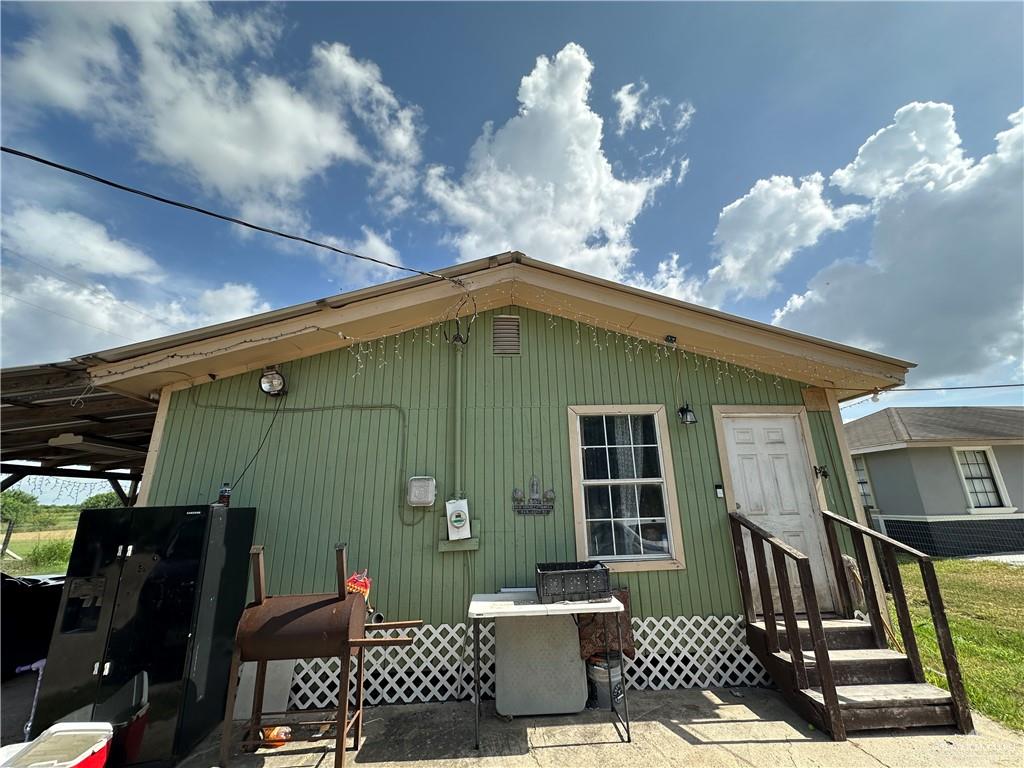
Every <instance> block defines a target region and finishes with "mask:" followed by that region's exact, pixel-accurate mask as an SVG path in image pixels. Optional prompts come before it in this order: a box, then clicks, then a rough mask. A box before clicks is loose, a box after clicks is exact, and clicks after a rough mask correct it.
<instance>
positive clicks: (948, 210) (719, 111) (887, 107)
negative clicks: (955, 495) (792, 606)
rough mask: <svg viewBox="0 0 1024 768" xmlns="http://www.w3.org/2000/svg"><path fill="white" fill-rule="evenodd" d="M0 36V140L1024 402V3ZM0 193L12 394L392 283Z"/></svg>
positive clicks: (212, 235)
mask: <svg viewBox="0 0 1024 768" xmlns="http://www.w3.org/2000/svg"><path fill="white" fill-rule="evenodd" d="M2 15H3V19H2V21H3V29H2V57H3V93H2V108H3V126H2V129H3V130H2V132H3V140H4V143H5V144H10V145H14V146H16V147H19V148H22V149H25V150H27V151H32V152H37V153H39V154H43V155H45V156H47V157H51V158H54V159H57V160H59V161H61V162H64V163H68V164H71V165H76V166H79V167H82V168H85V169H88V170H91V171H94V172H97V173H100V174H103V175H107V176H110V177H113V178H116V179H118V180H121V181H124V182H126V183H129V184H134V185H137V186H141V187H144V188H146V189H149V190H152V191H156V192H159V193H162V194H166V195H168V196H172V197H178V198H184V199H188V200H192V201H195V202H197V203H199V204H202V205H207V206H210V207H213V208H216V209H219V210H223V211H225V212H228V213H232V214H235V215H242V216H245V217H247V218H249V219H251V220H254V221H257V222H259V223H267V224H270V225H272V226H278V227H281V228H285V229H288V230H289V231H294V232H300V233H303V234H307V235H309V236H312V237H317V238H322V239H330V240H331V241H332V242H334V243H336V244H340V245H342V246H344V247H347V248H350V249H354V250H358V251H360V252H366V253H368V254H370V255H375V256H379V257H384V258H389V259H393V260H400V261H401V262H402V263H404V264H407V265H411V266H415V267H418V268H434V267H439V266H443V265H447V264H450V263H454V262H456V261H459V260H462V259H469V258H477V257H481V256H486V255H489V254H491V253H494V252H499V251H502V250H506V249H508V248H516V249H519V250H523V251H525V252H526V253H528V254H529V255H531V256H534V257H538V258H542V259H546V260H549V261H555V262H558V263H561V264H564V265H566V266H569V267H572V268H577V269H583V270H585V271H589V272H591V273H594V274H598V275H600V276H603V277H609V278H612V279H616V280H620V281H622V282H628V283H631V284H634V285H638V286H640V287H644V288H648V289H651V290H657V291H659V292H662V293H666V294H669V295H673V296H676V297H678V298H683V299H687V300H691V301H698V302H702V303H705V304H709V305H715V306H718V307H720V308H722V309H724V310H726V311H730V312H735V313H738V314H742V315H745V316H748V317H753V318H756V319H759V320H763V321H766V322H772V321H775V322H778V323H779V324H781V325H783V326H786V327H790V328H795V329H798V330H801V331H805V332H808V333H812V334H816V335H821V336H824V337H827V338H833V339H838V340H841V341H846V342H850V343H853V344H860V345H864V346H867V347H869V348H872V349H876V350H878V351H882V352H886V353H889V354H892V355H895V356H899V357H904V358H908V359H912V360H915V361H917V362H918V363H919V364H920V367H919V368H918V369H917V370H916V371H915V372H914V373H913V374H912V376H911V379H910V382H911V383H912V384H917V385H939V384H944V385H955V384H961V385H963V384H986V383H994V382H999V383H1001V382H1010V381H1020V380H1022V371H1021V351H1022V350H1021V345H1022V320H1024V315H1022V303H1024V273H1022V269H1024V267H1022V264H1024V245H1022V229H1024V223H1022V218H1021V217H1022V214H1021V209H1022V202H1021V185H1022V160H1021V157H1022V143H1024V141H1022V131H1024V126H1022V125H1021V111H1020V110H1021V108H1022V105H1024V80H1022V67H1021V63H1022V43H1021V40H1022V35H1024V6H1022V5H1021V4H1019V3H1006V4H995V3H989V4H968V3H964V4H925V3H912V4H882V3H869V4H855V5H854V4H851V5H846V4H810V3H794V4H787V5H776V4H767V3H765V4H756V5H748V4H740V3H732V4H714V3H701V4H686V5H684V4H668V3H659V4H649V5H620V4H583V3H575V4H539V3H532V4H524V5H511V4H486V5H484V4H479V5H477V4H451V5H433V4H412V5H409V4H384V3H380V4H377V3H354V4H346V5H339V4H333V3H310V4H288V5H257V4H252V5H250V4H240V3H232V4H225V5H213V6H207V5H202V4H199V5H191V6H168V5H161V4H154V3H149V4H139V5H129V4H122V5H116V6H101V5H93V4H90V3H78V4H74V5H61V4H49V3H48V4H31V5H24V4H19V3H4V4H3V7H2ZM485 126H489V127H486V128H485ZM2 168H3V180H4V184H3V195H2V206H3V215H4V228H3V240H2V243H3V261H2V275H3V283H4V288H3V293H4V295H3V303H2V307H3V328H2V331H3V354H2V362H3V365H5V366H8V365H18V364H27V363H33V362H45V361H51V360H57V359H62V358H66V357H68V356H70V355H74V354H81V353H85V352H89V351H94V350H96V349H102V348H107V347H112V346H117V345H119V344H121V343H125V342H126V341H128V340H137V339H141V338H147V337H152V336H158V335H163V334H165V333H168V332H171V331H174V330H178V329H182V328H186V327H194V326H198V325H204V324H208V323H211V322H217V321H221V320H225V319H228V318H230V317H233V316H237V315H239V314H248V313H251V312H254V311H259V310H262V309H266V308H272V307H281V306H286V305H289V304H293V303H296V302H300V301H305V300H309V299H313V298H317V297H320V296H323V295H328V294H331V293H335V292H338V291H340V290H345V289H348V288H352V287H357V286H359V285H364V284H366V283H368V282H377V281H381V280H384V279H392V278H393V277H397V276H400V275H396V274H394V273H389V272H385V271H382V270H377V269H369V270H368V269H366V268H364V267H362V266H358V265H353V264H351V263H350V262H347V261H344V260H339V259H335V258H333V257H328V256H327V255H325V254H321V253H316V252H314V251H313V250H312V249H305V248H296V247H292V246H288V245H283V244H281V243H279V242H275V241H273V240H272V239H270V238H267V237H264V236H261V235H250V234H245V233H242V232H240V231H238V230H237V229H235V228H234V227H231V226H228V225H223V224H220V223H217V222H213V221H208V220H204V219H202V218H200V217H197V216H194V215H191V214H187V213H183V212H179V211H175V210H171V209H168V208H165V207H161V206H157V205H154V204H152V203H149V202H147V201H143V200H140V199H134V198H132V197H129V196H126V195H123V194H121V193H118V192H115V191H112V190H107V189H104V188H98V187H96V186H94V185H90V184H89V183H88V182H79V181H76V180H74V179H71V178H67V177H63V176H61V175H60V174H59V173H57V172H53V171H49V170H46V169H43V168H40V167H37V166H33V165H31V164H29V163H26V162H25V161H23V160H18V159H13V158H10V157H9V156H4V157H3V167H2ZM684 169H685V173H684V172H683V170H684ZM54 313H57V314H54ZM1021 397H1022V395H1021V392H1020V390H1004V391H995V392H993V391H987V392H986V391H982V392H971V393H963V392H956V393H954V392H947V393H922V394H917V395H911V394H905V395H887V396H883V398H882V401H881V402H880V403H878V404H871V403H866V404H864V405H861V406H856V407H854V408H850V409H848V410H847V411H845V412H844V417H850V416H857V415H862V414H863V413H866V412H868V411H870V410H872V409H875V408H878V407H884V406H886V405H897V404H898V405H910V404H925V403H930V404H969V403H1020V402H1021Z"/></svg>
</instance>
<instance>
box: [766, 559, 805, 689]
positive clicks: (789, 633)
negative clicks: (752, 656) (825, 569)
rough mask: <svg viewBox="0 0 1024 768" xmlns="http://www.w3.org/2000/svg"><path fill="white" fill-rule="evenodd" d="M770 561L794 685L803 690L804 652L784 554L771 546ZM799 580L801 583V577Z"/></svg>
mask: <svg viewBox="0 0 1024 768" xmlns="http://www.w3.org/2000/svg"><path fill="white" fill-rule="evenodd" d="M772 561H773V562H774V563H775V583H776V584H777V585H778V587H779V602H780V603H782V616H783V618H784V620H785V622H786V645H788V646H789V658H790V659H791V661H792V663H793V676H794V677H795V678H796V687H797V688H799V689H800V690H803V689H804V688H807V670H806V669H805V668H804V654H803V650H802V649H801V647H800V625H799V624H797V623H796V607H795V606H794V605H793V590H792V589H790V585H789V570H788V569H787V568H786V556H785V555H784V554H782V552H780V551H779V550H777V549H774V548H773V549H772ZM797 562H798V563H799V561H797ZM798 567H799V566H798ZM800 581H801V583H803V579H801V580H800Z"/></svg>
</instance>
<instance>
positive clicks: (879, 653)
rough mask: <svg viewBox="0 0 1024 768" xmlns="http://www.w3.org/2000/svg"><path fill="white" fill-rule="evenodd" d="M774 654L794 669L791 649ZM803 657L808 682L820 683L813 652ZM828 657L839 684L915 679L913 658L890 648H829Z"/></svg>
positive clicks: (852, 684) (908, 680) (813, 684)
mask: <svg viewBox="0 0 1024 768" xmlns="http://www.w3.org/2000/svg"><path fill="white" fill-rule="evenodd" d="M773 655H774V656H775V657H776V660H777V662H778V663H779V664H780V665H783V666H784V667H789V669H790V670H792V665H793V661H792V659H791V658H790V655H789V652H788V651H777V652H776V653H775V654H773ZM803 658H804V669H806V670H807V682H808V683H809V684H810V685H812V686H815V685H821V680H820V679H819V677H818V670H817V663H816V661H815V658H814V654H813V653H811V652H810V651H804V652H803ZM828 658H829V661H830V662H831V664H832V677H833V679H834V681H835V684H836V685H844V686H857V685H870V684H873V683H903V682H912V681H913V679H914V676H913V673H912V672H911V670H910V660H909V659H907V657H906V656H905V655H903V654H902V653H898V652H897V651H891V650H889V649H888V648H846V649H836V650H832V649H831V648H830V649H829V652H828Z"/></svg>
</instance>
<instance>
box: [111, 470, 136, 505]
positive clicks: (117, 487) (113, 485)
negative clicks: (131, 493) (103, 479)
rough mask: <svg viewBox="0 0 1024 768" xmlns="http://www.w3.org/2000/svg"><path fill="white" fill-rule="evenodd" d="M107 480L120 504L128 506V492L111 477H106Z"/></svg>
mask: <svg viewBox="0 0 1024 768" xmlns="http://www.w3.org/2000/svg"><path fill="white" fill-rule="evenodd" d="M107 482H108V483H110V487H111V488H113V489H114V493H116V494H117V498H119V499H120V500H121V504H122V505H123V506H125V507H130V506H131V503H130V502H129V499H128V494H127V493H125V492H124V488H122V487H121V483H119V482H118V481H117V480H115V479H114V478H112V477H108V478H107ZM133 482H134V481H133Z"/></svg>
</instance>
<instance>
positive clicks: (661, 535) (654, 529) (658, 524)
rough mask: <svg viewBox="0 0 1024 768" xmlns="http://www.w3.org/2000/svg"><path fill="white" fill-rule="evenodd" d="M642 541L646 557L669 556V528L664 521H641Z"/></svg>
mask: <svg viewBox="0 0 1024 768" xmlns="http://www.w3.org/2000/svg"><path fill="white" fill-rule="evenodd" d="M640 540H641V543H642V545H643V549H644V554H645V555H667V554H668V553H669V548H668V526H667V525H666V524H665V521H664V520H641V521H640Z"/></svg>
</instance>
